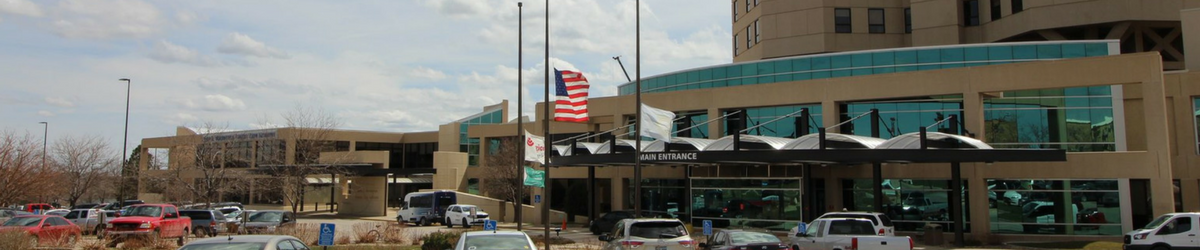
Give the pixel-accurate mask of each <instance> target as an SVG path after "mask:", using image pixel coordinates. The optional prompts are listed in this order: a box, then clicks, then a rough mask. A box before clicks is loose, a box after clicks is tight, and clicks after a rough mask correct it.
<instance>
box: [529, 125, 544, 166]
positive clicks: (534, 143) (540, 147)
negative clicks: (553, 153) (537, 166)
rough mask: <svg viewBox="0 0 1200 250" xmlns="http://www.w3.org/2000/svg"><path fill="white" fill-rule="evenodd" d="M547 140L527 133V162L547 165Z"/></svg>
mask: <svg viewBox="0 0 1200 250" xmlns="http://www.w3.org/2000/svg"><path fill="white" fill-rule="evenodd" d="M545 156H546V140H544V139H542V137H541V136H536V135H533V134H530V133H529V131H525V160H526V161H533V162H537V163H541V164H546V162H545V158H546V157H545Z"/></svg>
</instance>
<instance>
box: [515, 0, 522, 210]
mask: <svg viewBox="0 0 1200 250" xmlns="http://www.w3.org/2000/svg"><path fill="white" fill-rule="evenodd" d="M522 5H523V4H522V3H521V2H517V138H520V140H517V143H518V144H520V145H519V146H517V178H521V180H522V181H521V186H518V187H517V195H514V196H513V197H514V198H515V200H514V201H513V202H514V203H517V211H515V212H514V213H515V214H516V217H517V231H521V230H522V229H523V227H522V226H521V224H523V223H524V222H525V220H524V218H522V217H521V216H522V214H521V210H525V181H524V180H525V179H524V178H525V128H524V126H523V124H524V123H525V120H524V118H523V117H522V116H524V114H523V113H522V112H521V107H523V106H522V105H524V104H522V102H524V99H525V98H524V97H525V94H524V93H522V92H524V89H522V86H521V84H522V81H523V80H524V79H522V78H521V71H522V70H524V69H525V68H524V67H525V66H524V63H525V62H524V61H522V60H523V59H524V57H523V56H524V48H523V47H521V46H522V44H521V38H523V36H524V30H525V29H524V27H525V26H524V25H523V24H522V22H524V21H525V19H524V17H523V15H524V11H525V10H524V9H523V7H521V6H522ZM522 232H524V231H522Z"/></svg>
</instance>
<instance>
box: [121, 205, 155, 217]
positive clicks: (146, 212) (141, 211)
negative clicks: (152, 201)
mask: <svg viewBox="0 0 1200 250" xmlns="http://www.w3.org/2000/svg"><path fill="white" fill-rule="evenodd" d="M161 214H162V208H161V207H156V206H136V207H129V208H128V210H126V211H125V212H122V213H121V216H145V217H158V216H159V215H161Z"/></svg>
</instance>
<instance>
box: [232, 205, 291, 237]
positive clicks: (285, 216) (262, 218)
mask: <svg viewBox="0 0 1200 250" xmlns="http://www.w3.org/2000/svg"><path fill="white" fill-rule="evenodd" d="M294 223H296V215H294V214H292V212H290V211H283V210H259V211H255V212H252V213H250V218H249V219H248V220H246V224H245V225H243V227H244V228H245V230H244V231H245V232H246V233H249V234H272V233H275V230H276V229H278V228H279V227H282V226H287V225H291V224H294Z"/></svg>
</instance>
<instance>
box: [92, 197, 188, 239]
mask: <svg viewBox="0 0 1200 250" xmlns="http://www.w3.org/2000/svg"><path fill="white" fill-rule="evenodd" d="M105 227H106V228H107V230H106V232H105V233H106V234H107V235H108V238H109V239H110V240H111V241H110V242H109V243H108V245H109V247H116V246H117V243H121V241H124V240H125V239H127V238H130V237H149V238H162V239H177V242H176V243H177V244H179V246H183V243H184V241H185V240H187V236H188V230H189V229H191V228H192V219H191V218H188V217H183V216H180V215H179V209H176V208H175V205H170V204H139V205H133V206H131V207H129V208H128V209H127V210H126V212H125V213H123V214H121V217H118V218H116V219H112V220H110V221H108V223H106V224H105Z"/></svg>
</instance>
